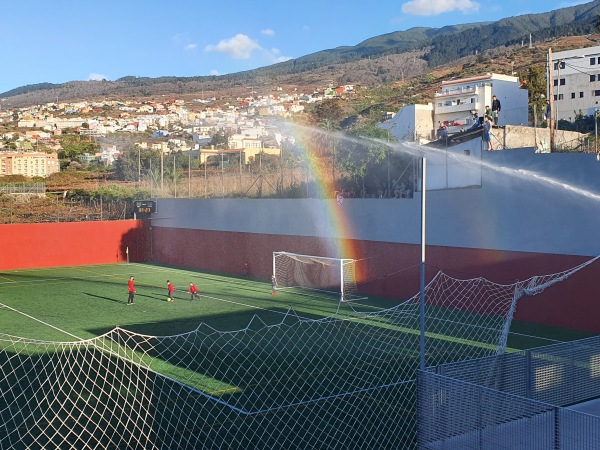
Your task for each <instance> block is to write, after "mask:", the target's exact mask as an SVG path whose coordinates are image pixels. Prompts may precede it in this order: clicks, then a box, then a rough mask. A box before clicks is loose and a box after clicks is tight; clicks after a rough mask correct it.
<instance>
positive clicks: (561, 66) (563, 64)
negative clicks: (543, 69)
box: [554, 61, 565, 70]
mask: <svg viewBox="0 0 600 450" xmlns="http://www.w3.org/2000/svg"><path fill="white" fill-rule="evenodd" d="M559 64H560V68H561V69H564V68H565V62H564V61H560V63H557V62H555V63H554V70H558V65H559Z"/></svg>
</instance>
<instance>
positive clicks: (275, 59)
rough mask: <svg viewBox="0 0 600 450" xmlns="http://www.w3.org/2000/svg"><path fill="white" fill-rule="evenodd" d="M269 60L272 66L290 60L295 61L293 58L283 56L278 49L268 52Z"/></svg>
mask: <svg viewBox="0 0 600 450" xmlns="http://www.w3.org/2000/svg"><path fill="white" fill-rule="evenodd" d="M266 56H267V59H268V60H269V61H270V63H271V64H275V63H280V62H285V61H289V60H290V59H294V58H292V57H291V56H282V55H281V50H279V49H278V48H272V49H271V50H266Z"/></svg>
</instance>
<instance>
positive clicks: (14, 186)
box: [0, 183, 46, 194]
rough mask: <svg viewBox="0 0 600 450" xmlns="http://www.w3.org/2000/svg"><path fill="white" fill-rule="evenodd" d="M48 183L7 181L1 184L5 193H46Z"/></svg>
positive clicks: (1, 191) (0, 190) (0, 191)
mask: <svg viewBox="0 0 600 450" xmlns="http://www.w3.org/2000/svg"><path fill="white" fill-rule="evenodd" d="M45 192H46V183H5V184H0V193H3V194H44V193H45Z"/></svg>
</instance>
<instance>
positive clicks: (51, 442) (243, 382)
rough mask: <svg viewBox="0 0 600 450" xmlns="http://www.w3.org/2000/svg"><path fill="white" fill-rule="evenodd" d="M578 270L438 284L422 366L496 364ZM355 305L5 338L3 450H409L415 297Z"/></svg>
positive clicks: (430, 301) (0, 400) (431, 295)
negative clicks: (515, 317)
mask: <svg viewBox="0 0 600 450" xmlns="http://www.w3.org/2000/svg"><path fill="white" fill-rule="evenodd" d="M582 267H583V266H580V267H577V268H575V269H572V270H571V271H567V272H562V273H559V274H554V275H549V276H544V277H534V278H531V279H529V280H526V281H524V282H520V283H516V284H513V285H498V284H495V283H491V282H489V281H487V280H483V279H480V278H478V279H474V280H457V279H454V278H451V277H448V276H447V275H444V274H443V273H440V274H438V275H437V276H436V277H435V278H434V279H433V280H432V281H431V282H430V283H429V285H428V286H427V288H426V293H425V294H426V304H427V306H426V328H427V339H426V361H427V365H434V364H440V363H442V362H449V361H458V360H464V359H473V358H477V357H481V356H488V355H492V354H495V353H497V352H498V351H499V349H501V348H502V347H503V346H504V345H505V342H506V330H508V326H509V325H510V320H511V318H512V314H513V312H514V309H515V305H516V301H517V299H518V298H519V297H520V296H521V295H523V294H533V293H536V292H538V291H539V290H540V289H544V288H545V287H547V286H550V285H551V284H553V283H555V282H557V281H559V280H562V279H564V278H565V277H567V276H568V275H571V274H572V273H574V272H575V271H577V270H579V269H581V268H582ZM359 307H363V308H364V309H368V307H367V306H366V305H361V304H352V305H349V304H341V306H340V309H339V310H338V313H337V314H335V315H334V316H331V317H326V318H323V319H320V320H309V319H305V318H302V317H299V316H298V315H297V314H295V313H293V312H289V313H288V314H287V315H286V316H285V317H284V319H283V320H282V321H281V323H279V324H277V325H269V326H266V325H265V324H264V323H262V322H261V321H260V320H259V319H258V318H256V319H255V320H253V321H252V322H251V323H250V324H249V325H248V326H247V327H246V328H245V329H243V330H239V331H235V332H222V331H217V330H215V329H213V328H211V327H209V326H207V325H204V324H202V325H200V326H199V327H198V328H197V329H196V330H194V331H192V332H189V333H185V334H180V335H175V336H165V337H154V336H145V335H140V334H136V333H133V332H129V331H126V330H124V329H120V328H116V329H114V330H112V331H111V332H109V333H107V334H105V335H103V336H100V337H98V338H95V339H91V340H87V341H80V342H75V343H57V342H41V341H33V340H28V339H23V338H16V337H14V336H8V335H0V348H1V350H0V373H1V374H2V376H1V377H0V448H78V449H86V448H128V449H130V448H133V449H135V448H139V449H154V448H155V449H199V448H214V449H217V448H219V449H221V448H232V449H234V448H235V449H238V448H246V449H249V448H269V449H289V448H320V449H321V448H324V449H339V448H360V449H369V448H373V449H381V448H403V449H404V448H414V447H415V445H416V444H415V442H416V440H415V433H416V413H415V411H416V409H415V402H416V400H415V398H416V395H415V394H416V393H415V389H416V386H415V382H414V380H415V376H416V371H417V369H418V367H419V331H418V330H419V296H418V295H417V296H415V297H414V298H412V299H410V300H408V301H406V302H404V303H402V304H400V305H398V306H396V307H394V308H390V309H386V310H371V312H364V311H363V312H359V311H357V309H358V308H359Z"/></svg>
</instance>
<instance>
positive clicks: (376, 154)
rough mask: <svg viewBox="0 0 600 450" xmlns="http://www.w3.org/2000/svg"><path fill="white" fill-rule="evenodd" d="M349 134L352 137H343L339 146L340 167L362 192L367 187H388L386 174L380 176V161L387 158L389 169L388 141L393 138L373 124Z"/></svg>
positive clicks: (378, 188) (393, 138)
mask: <svg viewBox="0 0 600 450" xmlns="http://www.w3.org/2000/svg"><path fill="white" fill-rule="evenodd" d="M351 136H352V137H353V139H348V140H346V141H344V145H343V146H341V148H340V156H339V161H340V166H341V168H342V169H343V170H344V172H345V173H346V174H347V176H348V177H349V178H350V179H351V180H352V182H353V183H354V184H355V185H356V186H357V187H358V188H360V191H361V192H362V194H363V195H364V194H365V192H366V191H367V190H372V191H375V190H382V191H384V190H388V188H389V186H388V184H389V180H388V178H389V176H386V177H385V178H384V179H379V178H380V172H381V167H382V162H383V161H386V159H387V163H388V164H387V168H388V169H389V163H390V161H389V159H390V153H391V149H390V145H389V144H388V143H392V142H394V141H395V140H396V138H395V137H394V136H392V135H391V134H390V133H389V131H387V130H384V129H382V128H378V127H376V126H374V125H367V126H365V127H362V128H359V129H357V130H354V131H353V132H352V133H351ZM388 172H389V170H388Z"/></svg>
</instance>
